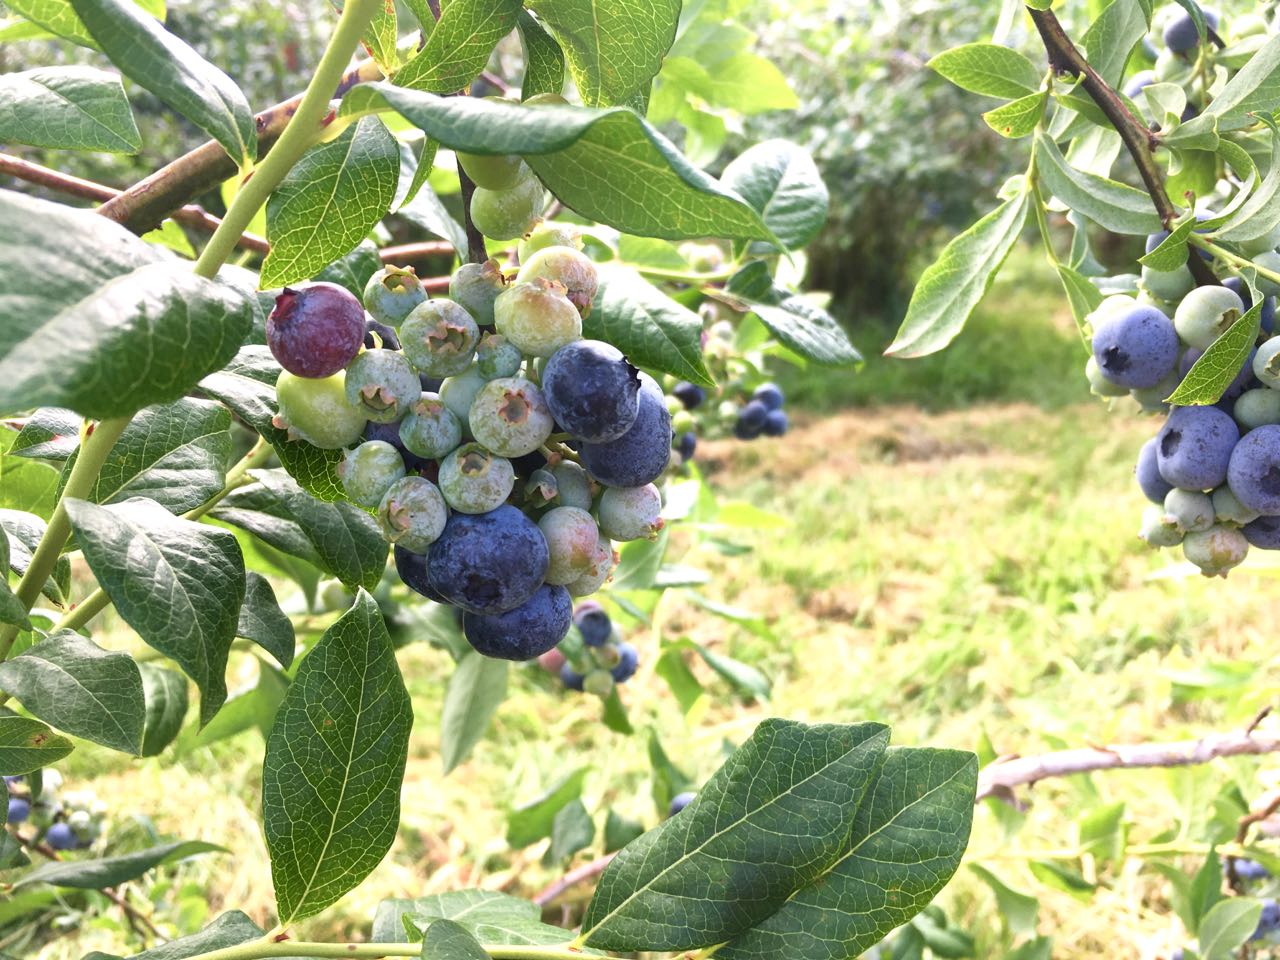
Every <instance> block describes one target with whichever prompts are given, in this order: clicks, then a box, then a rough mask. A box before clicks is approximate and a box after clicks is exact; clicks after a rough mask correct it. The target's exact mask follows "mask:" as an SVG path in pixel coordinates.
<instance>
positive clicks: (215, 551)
mask: <svg viewBox="0 0 1280 960" xmlns="http://www.w3.org/2000/svg"><path fill="white" fill-rule="evenodd" d="M65 505H66V508H67V515H68V517H69V518H70V520H71V526H72V527H73V528H74V530H75V532H76V538H77V540H78V541H79V543H80V546H81V548H82V549H83V551H84V557H85V560H86V561H87V562H88V564H89V568H90V569H91V570H92V571H93V574H94V576H95V577H97V578H98V583H99V584H100V585H101V586H102V589H103V590H105V591H106V592H107V595H108V596H109V597H110V598H111V601H112V603H114V604H115V607H116V610H117V611H119V613H120V616H121V618H122V619H123V620H124V621H125V622H126V623H127V624H129V626H131V627H133V629H134V630H136V631H137V632H138V635H139V636H140V637H141V638H142V639H143V640H144V641H145V642H146V643H147V644H148V645H150V646H151V647H153V648H155V649H156V650H159V651H160V652H161V653H163V654H164V655H165V656H167V657H169V658H170V659H172V660H174V661H175V662H176V663H177V664H178V666H180V667H182V669H183V671H184V672H185V673H186V674H187V676H189V677H190V678H191V679H192V680H194V681H195V684H196V686H197V687H198V688H199V690H200V722H201V724H205V723H208V722H209V720H210V719H211V718H212V717H213V715H214V714H215V713H217V712H218V708H219V707H221V706H222V704H223V701H225V700H226V699H227V683H226V677H225V676H224V674H225V673H226V669H227V655H228V653H229V652H230V650H231V642H232V640H234V639H235V635H236V623H237V620H238V618H239V613H240V603H241V601H242V600H243V599H244V591H245V572H244V558H243V557H242V556H241V554H240V545H239V544H238V543H237V542H236V538H235V535H234V534H233V533H231V532H230V531H229V530H223V529H222V528H220V527H215V526H211V525H209V524H206V523H193V522H191V521H190V520H183V519H181V518H180V517H175V516H173V515H172V514H170V513H168V512H167V511H166V510H165V509H164V508H163V507H161V506H160V505H159V504H156V503H153V502H152V501H150V500H141V499H135V500H126V501H125V502H124V503H121V504H117V505H115V506H111V507H100V506H97V505H95V504H92V503H89V502H88V501H86V500H75V499H70V500H66V501H65Z"/></svg>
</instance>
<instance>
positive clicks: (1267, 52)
mask: <svg viewBox="0 0 1280 960" xmlns="http://www.w3.org/2000/svg"><path fill="white" fill-rule="evenodd" d="M1277 107H1280V37H1272V38H1271V39H1269V40H1268V41H1267V42H1266V45H1264V46H1263V47H1262V49H1261V50H1259V51H1258V52H1257V53H1255V54H1254V55H1253V57H1252V58H1251V59H1250V60H1249V62H1248V63H1247V64H1245V65H1244V66H1243V67H1241V68H1240V70H1239V71H1237V73H1236V75H1235V76H1234V77H1232V78H1231V79H1230V80H1228V81H1227V85H1226V86H1225V87H1223V88H1222V90H1221V91H1220V92H1219V93H1218V95H1217V96H1215V97H1214V98H1213V102H1212V103H1211V104H1209V106H1208V108H1207V109H1206V110H1205V113H1208V114H1212V115H1213V116H1215V117H1217V118H1218V130H1219V131H1226V130H1238V129H1240V128H1242V127H1247V126H1250V125H1251V124H1252V123H1253V122H1254V120H1253V118H1252V117H1251V116H1249V114H1251V113H1273V112H1274V111H1275V110H1276V108H1277Z"/></svg>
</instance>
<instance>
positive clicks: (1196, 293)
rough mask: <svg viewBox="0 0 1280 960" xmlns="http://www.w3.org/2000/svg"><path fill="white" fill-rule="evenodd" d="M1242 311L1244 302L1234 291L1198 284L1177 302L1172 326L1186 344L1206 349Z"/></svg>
mask: <svg viewBox="0 0 1280 960" xmlns="http://www.w3.org/2000/svg"><path fill="white" fill-rule="evenodd" d="M1243 313H1244V303H1243V302H1242V301H1241V299H1240V297H1239V296H1238V295H1237V294H1236V292H1235V291H1234V290H1229V289H1227V288H1226V287H1219V286H1208V287H1196V288H1195V289H1194V290H1192V291H1191V292H1190V293H1188V294H1187V295H1186V296H1185V297H1183V298H1182V302H1181V303H1179V304H1178V309H1177V310H1175V311H1174V313H1173V325H1174V327H1175V328H1176V329H1177V331H1178V336H1179V337H1181V338H1182V340H1183V342H1184V343H1186V344H1188V345H1190V346H1192V347H1195V348H1197V349H1199V350H1207V349H1208V348H1209V346H1210V345H1211V344H1212V343H1213V342H1214V341H1215V340H1217V339H1218V337H1220V336H1222V335H1223V334H1224V333H1226V332H1227V330H1228V329H1229V328H1230V327H1231V325H1232V324H1233V323H1235V322H1236V321H1237V320H1238V319H1240V316H1241V314H1243Z"/></svg>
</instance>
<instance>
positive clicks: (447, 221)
mask: <svg viewBox="0 0 1280 960" xmlns="http://www.w3.org/2000/svg"><path fill="white" fill-rule="evenodd" d="M396 213H397V214H398V215H399V216H402V217H404V218H405V219H406V220H408V221H410V222H411V223H414V224H416V225H417V226H419V227H421V228H422V229H423V230H426V231H427V232H428V233H431V234H433V235H435V236H437V237H439V238H440V239H442V240H448V241H449V242H450V243H451V244H453V248H454V249H455V250H466V249H467V231H466V229H465V228H464V227H463V226H462V224H460V223H459V222H458V221H457V220H456V219H454V216H453V214H451V213H450V212H449V209H448V208H447V207H446V206H445V205H444V202H443V201H442V200H441V199H440V197H439V195H438V194H437V193H436V192H435V191H434V190H432V189H431V187H430V186H429V185H428V186H427V187H426V188H425V189H421V190H419V191H418V193H417V195H416V196H415V197H414V199H413V200H411V201H408V202H406V203H405V204H404V206H402V207H401V208H400V209H399V210H397V211H396Z"/></svg>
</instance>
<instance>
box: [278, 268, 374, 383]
mask: <svg viewBox="0 0 1280 960" xmlns="http://www.w3.org/2000/svg"><path fill="white" fill-rule="evenodd" d="M364 321H365V317H364V307H363V306H361V305H360V301H359V300H357V299H356V298H355V296H354V295H353V294H352V293H351V292H350V291H348V290H347V289H345V288H344V287H340V286H338V285H337V284H336V283H323V282H321V283H308V284H305V285H303V286H300V287H297V288H294V287H285V288H284V290H283V291H282V292H281V293H280V295H279V296H278V297H276V305H275V309H273V310H272V311H271V316H269V317H267V345H268V346H269V347H271V353H272V354H273V355H274V356H275V358H276V360H277V361H279V363H280V366H282V367H284V368H285V369H286V370H288V371H289V372H290V373H292V374H293V375H294V376H298V377H307V378H309V379H313V380H315V379H321V378H323V377H331V376H333V375H334V374H335V373H337V372H338V371H339V370H342V369H345V368H346V366H347V364H349V363H351V361H352V360H354V359H355V357H356V354H358V353H359V352H360V347H361V346H362V345H363V343H364V330H365V325H364Z"/></svg>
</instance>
